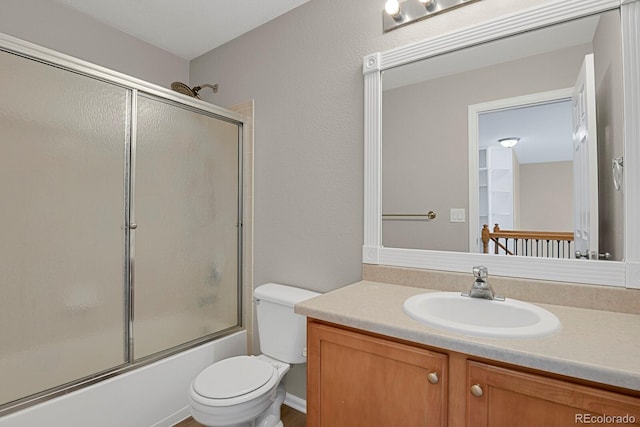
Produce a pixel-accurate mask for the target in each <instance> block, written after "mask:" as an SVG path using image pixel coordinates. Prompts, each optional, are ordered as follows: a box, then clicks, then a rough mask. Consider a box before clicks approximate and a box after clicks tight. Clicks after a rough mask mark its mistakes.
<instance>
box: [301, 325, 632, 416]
mask: <svg viewBox="0 0 640 427" xmlns="http://www.w3.org/2000/svg"><path fill="white" fill-rule="evenodd" d="M472 359H474V358H472V357H471V356H468V355H465V354H461V353H456V352H450V351H446V350H441V351H440V350H438V349H429V348H425V346H423V345H420V344H415V345H414V344H412V343H408V342H405V341H401V340H397V339H394V338H388V337H384V336H379V335H375V334H370V333H367V332H362V331H358V330H353V329H349V328H344V327H341V326H339V325H332V324H326V323H324V322H321V321H315V320H312V319H309V321H308V323H307V425H308V426H309V427H389V426H394V427H395V426H402V427H412V426H428V427H431V426H449V427H463V426H466V427H538V426H541V427H542V426H544V427H564V426H576V425H581V424H592V425H640V397H638V395H637V394H633V395H628V394H624V393H618V392H614V391H610V390H605V389H602V388H600V387H598V386H597V385H595V386H593V385H587V384H586V383H585V382H581V381H579V380H576V381H571V380H565V379H560V378H559V377H558V376H557V375H552V374H544V373H538V372H533V371H531V370H528V369H524V368H523V369H520V370H518V369H517V368H514V367H511V366H507V365H505V364H501V363H499V362H496V363H492V362H488V363H487V362H486V361H483V362H480V361H476V360H472ZM599 416H606V417H604V418H598V417H599ZM607 417H608V418H607ZM615 417H622V418H615ZM625 417H626V418H625Z"/></svg>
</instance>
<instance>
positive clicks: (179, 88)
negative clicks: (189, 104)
mask: <svg viewBox="0 0 640 427" xmlns="http://www.w3.org/2000/svg"><path fill="white" fill-rule="evenodd" d="M205 87H209V88H211V90H213V93H218V88H219V86H218V84H217V83H216V84H213V85H210V84H203V85H200V86H194V87H193V88H190V87H189V86H187V85H186V84H184V83H182V82H173V83H171V89H172V90H174V91H176V92H178V93H181V94H183V95H187V96H191V97H193V98H198V99H201V98H200V95H198V92H200V91H201V90H202V89H203V88H205Z"/></svg>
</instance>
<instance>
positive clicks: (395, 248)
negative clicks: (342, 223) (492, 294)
mask: <svg viewBox="0 0 640 427" xmlns="http://www.w3.org/2000/svg"><path fill="white" fill-rule="evenodd" d="M621 3H622V4H621ZM638 4H639V3H638V2H637V1H631V2H626V1H622V2H620V1H588V2H584V1H569V2H567V1H563V2H550V3H547V4H544V5H542V6H539V7H535V8H532V9H527V10H525V11H522V12H519V13H516V14H513V15H509V16H506V17H501V18H496V19H494V20H492V21H491V22H485V23H482V24H480V25H477V26H474V27H472V28H466V29H464V30H461V31H458V32H454V33H449V34H446V35H444V36H440V37H437V38H435V39H430V40H425V41H423V42H418V43H415V44H412V45H408V46H403V47H400V48H397V49H394V50H391V51H387V52H381V53H376V54H373V55H369V56H367V57H365V61H364V73H365V113H366V114H365V156H366V158H365V185H366V188H365V244H364V247H363V261H364V262H365V263H373V264H387V265H397V266H408V267H421V268H435V269H439V270H443V269H444V270H451V271H463V272H464V271H470V268H471V266H472V265H476V264H482V265H487V266H489V267H490V271H492V273H493V274H499V275H509V276H515V277H528V278H540V279H550V280H561V281H569V282H580V283H593V284H603V285H613V286H627V287H637V286H638V285H637V283H636V282H638V279H635V278H634V277H633V276H632V274H631V272H632V271H635V269H636V268H637V260H638V258H639V255H640V253H639V251H638V249H637V245H638V242H637V240H638V239H637V237H636V235H637V232H638V231H639V229H638V227H637V226H636V225H635V224H633V223H632V220H631V219H632V218H633V217H634V213H635V214H637V209H636V208H637V206H638V201H637V196H636V193H637V189H638V188H637V184H635V183H634V182H632V179H633V178H632V177H634V176H636V174H637V173H638V171H637V167H636V166H635V165H636V164H637V160H638V149H637V148H636V147H635V146H634V144H633V143H632V141H635V139H634V138H637V136H636V135H637V134H638V124H637V120H629V117H633V114H634V113H633V112H634V111H635V112H637V108H638V106H637V104H638V97H639V94H638V84H639V83H638V77H637V76H638V70H637V67H638V64H637V56H638V46H637V35H636V34H635V32H637V31H638V30H637V25H638V24H637V22H638V20H639V18H638V15H639V13H640V12H638V11H639V10H640V7H639V6H638ZM634 61H635V62H634ZM585 79H586V80H585ZM585 88H586V89H585ZM596 112H597V114H596ZM594 118H595V119H596V120H594ZM588 119H589V120H588ZM508 137H515V138H516V140H517V141H518V142H517V145H516V146H514V147H508V148H505V147H502V146H501V145H500V143H499V140H504V139H507V138H508ZM621 159H624V182H623V186H622V188H620V186H619V179H617V178H619V168H620V165H619V164H620V161H621ZM612 166H616V167H617V175H616V182H615V185H614V169H616V168H615V167H612ZM434 216H435V217H434ZM485 224H487V226H488V227H484V228H485V229H486V235H485V236H484V237H485V239H484V240H485V243H484V244H483V234H485V233H483V231H482V228H483V226H484V225H485ZM495 224H498V225H499V228H500V231H499V232H498V233H496V234H493V227H494V225H495ZM490 233H491V234H490ZM509 233H511V234H509ZM523 233H525V234H523ZM531 233H533V234H531ZM569 236H570V237H569ZM491 238H493V239H491ZM507 238H509V239H507ZM496 242H497V243H496ZM576 251H579V252H578V257H579V258H580V259H576ZM483 252H486V253H483ZM495 253H499V255H495ZM605 254H606V255H605ZM605 256H606V258H607V259H608V261H606V262H605V261H598V258H600V259H602V258H605ZM582 257H587V258H589V259H583V258H582Z"/></svg>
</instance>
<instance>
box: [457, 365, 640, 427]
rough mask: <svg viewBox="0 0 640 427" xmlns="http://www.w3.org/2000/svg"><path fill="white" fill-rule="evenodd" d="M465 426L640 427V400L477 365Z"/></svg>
mask: <svg viewBox="0 0 640 427" xmlns="http://www.w3.org/2000/svg"><path fill="white" fill-rule="evenodd" d="M467 387H468V389H467V390H468V391H469V393H468V397H467V426H469V427H484V426H490V427H518V426H522V427H529V426H545V427H560V426H575V425H579V424H597V425H607V426H608V425H611V426H613V425H620V424H627V425H640V399H638V398H633V397H630V396H626V395H622V394H618V393H613V392H608V391H603V390H600V389H597V388H594V387H588V386H583V385H577V384H573V383H570V382H566V381H561V380H556V379H551V378H546V377H542V376H539V375H533V374H525V373H522V372H518V371H513V370H510V369H505V368H498V367H495V366H491V365H485V364H482V363H477V362H468V365H467Z"/></svg>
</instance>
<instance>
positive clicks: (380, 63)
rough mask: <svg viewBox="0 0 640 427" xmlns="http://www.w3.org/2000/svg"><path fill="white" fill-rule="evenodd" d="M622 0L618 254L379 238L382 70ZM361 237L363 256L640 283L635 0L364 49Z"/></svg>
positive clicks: (582, 0) (588, 0)
mask: <svg viewBox="0 0 640 427" xmlns="http://www.w3.org/2000/svg"><path fill="white" fill-rule="evenodd" d="M617 8H620V14H621V26H622V57H623V80H624V81H623V84H624V147H625V148H624V166H625V167H624V175H625V176H624V186H625V187H624V192H625V194H624V196H625V201H624V218H625V219H624V227H625V239H624V240H625V242H624V253H625V260H623V261H589V260H576V259H548V258H533V257H509V258H507V257H505V256H500V255H492V254H478V253H463V252H445V251H435V250H418V249H402V248H386V247H384V246H382V209H381V207H382V194H381V190H382V173H381V165H382V156H381V153H382V141H381V139H382V133H381V123H382V71H384V70H387V69H390V68H393V67H397V66H399V65H403V64H407V63H410V62H414V61H418V60H421V59H425V58H429V57H431V56H435V55H439V54H442V53H446V52H450V51H453V50H457V49H461V48H464V47H466V46H471V45H475V44H478V43H483V42H487V41H490V40H495V39H499V38H502V37H505V36H508V35H511V34H515V33H520V32H523V31H527V30H532V29H536V28H540V27H544V26H548V25H552V24H555V23H559V22H564V21H567V20H571V19H575V18H580V17H583V16H587V15H591V14H595V13H599V12H603V11H607V10H611V9H617ZM363 74H364V155H365V158H364V244H363V247H362V262H363V263H365V264H381V265H390V266H400V267H409V268H424V269H432V270H444V271H453V272H465V273H470V272H471V269H472V267H473V266H474V265H484V266H486V267H488V269H489V271H490V272H491V274H492V275H499V276H511V277H521V278H529V279H541V280H555V281H562V282H575V283H588V284H596V285H607V286H617V287H627V288H636V289H640V220H639V217H640V78H639V77H638V76H640V0H559V1H558V0H556V1H551V2H549V3H545V4H543V5H540V6H536V7H532V8H529V9H525V10H522V11H519V12H517V13H513V14H510V15H506V16H502V17H498V18H495V19H492V20H490V21H486V22H483V23H480V24H478V25H475V26H472V27H468V28H464V29H461V30H457V31H454V32H451V33H447V34H444V35H441V36H438V37H434V38H431V39H427V40H423V41H420V42H417V43H413V44H409V45H406V46H400V47H398V48H395V49H392V50H388V51H385V52H377V53H374V54H371V55H368V56H366V57H364V64H363Z"/></svg>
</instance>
